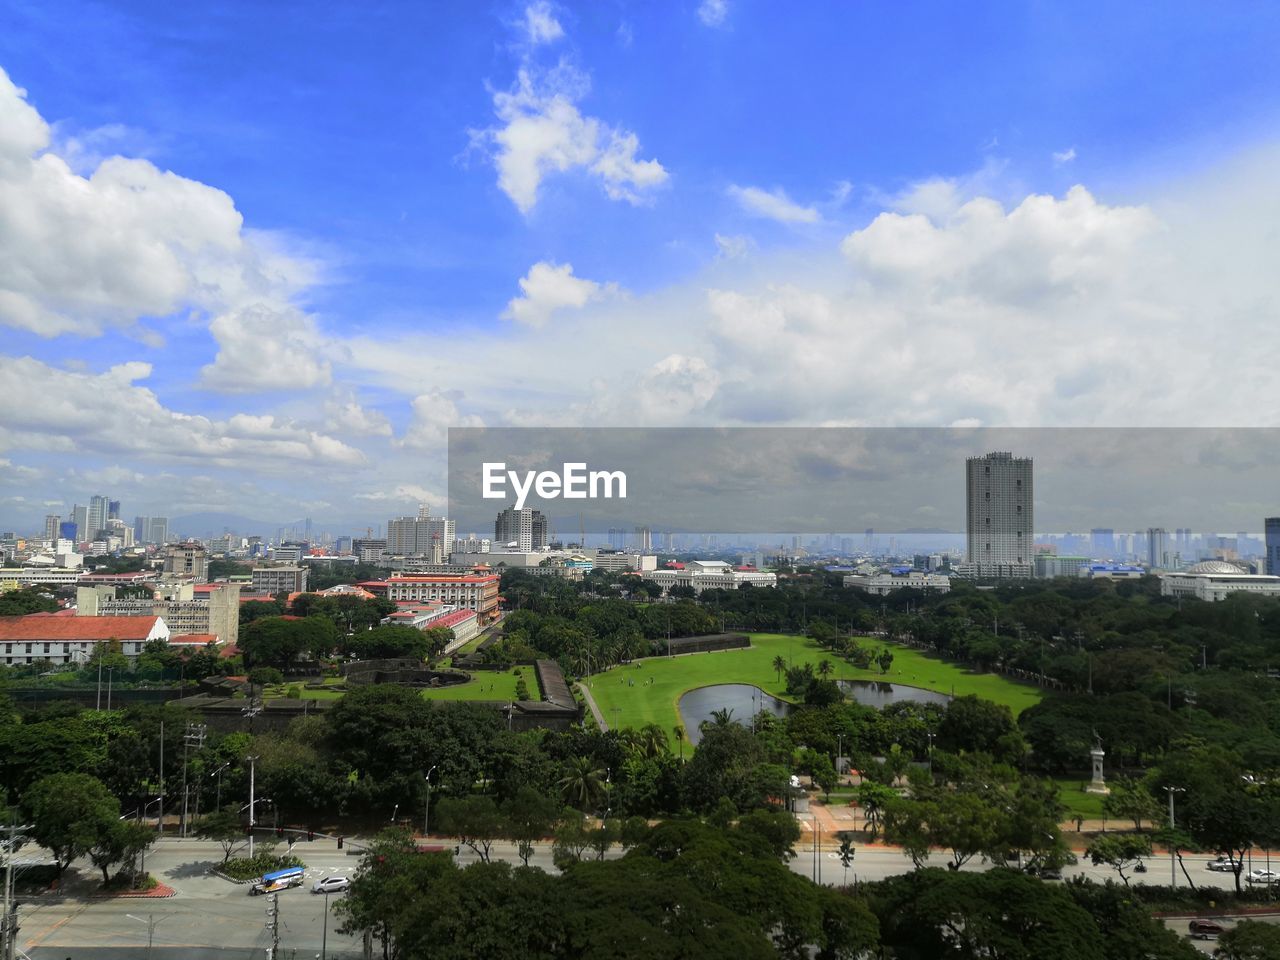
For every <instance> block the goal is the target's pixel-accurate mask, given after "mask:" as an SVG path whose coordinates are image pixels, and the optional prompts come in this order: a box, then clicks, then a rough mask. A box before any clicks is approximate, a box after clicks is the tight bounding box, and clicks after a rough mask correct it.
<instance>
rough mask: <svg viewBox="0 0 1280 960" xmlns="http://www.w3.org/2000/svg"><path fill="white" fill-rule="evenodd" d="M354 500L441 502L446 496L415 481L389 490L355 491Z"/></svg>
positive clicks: (416, 502) (374, 501)
mask: <svg viewBox="0 0 1280 960" xmlns="http://www.w3.org/2000/svg"><path fill="white" fill-rule="evenodd" d="M355 499H356V500H364V501H368V502H370V503H414V504H421V503H427V504H430V503H441V502H443V501H444V500H446V499H447V498H446V497H444V496H443V495H440V494H438V493H434V492H432V491H431V490H428V489H427V488H426V487H424V486H421V485H420V484H416V483H401V484H397V485H396V486H395V487H394V488H393V489H391V490H373V491H370V492H367V493H357V494H356V495H355Z"/></svg>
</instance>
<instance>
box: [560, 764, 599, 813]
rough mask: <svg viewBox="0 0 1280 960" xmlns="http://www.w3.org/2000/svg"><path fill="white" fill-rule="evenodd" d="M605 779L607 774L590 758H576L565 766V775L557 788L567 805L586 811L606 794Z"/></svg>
mask: <svg viewBox="0 0 1280 960" xmlns="http://www.w3.org/2000/svg"><path fill="white" fill-rule="evenodd" d="M604 778H605V772H604V771H603V770H601V769H600V768H599V767H597V766H596V765H595V762H594V761H593V760H592V759H591V758H590V757H574V758H573V759H571V760H570V761H569V762H568V763H566V764H565V775H564V776H563V777H561V778H560V780H559V781H557V783H556V786H558V787H559V788H560V796H561V797H562V798H563V799H564V801H565V802H566V803H568V804H569V805H570V806H573V807H576V808H577V809H579V810H586V809H587V808H588V807H589V806H591V804H592V803H593V802H594V801H595V800H596V798H597V797H599V796H600V795H601V794H602V793H603V792H604V788H605V787H604Z"/></svg>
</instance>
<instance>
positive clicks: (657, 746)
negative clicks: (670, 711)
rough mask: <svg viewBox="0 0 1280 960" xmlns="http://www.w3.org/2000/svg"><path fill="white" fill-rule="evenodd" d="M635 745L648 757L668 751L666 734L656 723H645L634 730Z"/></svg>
mask: <svg viewBox="0 0 1280 960" xmlns="http://www.w3.org/2000/svg"><path fill="white" fill-rule="evenodd" d="M636 746H637V747H638V748H639V750H640V752H641V753H642V754H643V755H644V756H646V757H649V758H650V759H652V758H654V757H658V756H661V755H662V754H664V753H667V752H668V751H669V749H670V748H669V747H668V746H667V735H666V734H665V733H663V732H662V728H661V727H660V726H658V725H657V724H656V723H646V724H645V725H644V726H643V727H641V728H640V729H639V730H637V731H636Z"/></svg>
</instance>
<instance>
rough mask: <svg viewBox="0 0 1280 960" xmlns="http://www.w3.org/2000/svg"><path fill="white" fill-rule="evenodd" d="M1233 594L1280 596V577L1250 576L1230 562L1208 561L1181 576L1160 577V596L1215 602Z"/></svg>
mask: <svg viewBox="0 0 1280 960" xmlns="http://www.w3.org/2000/svg"><path fill="white" fill-rule="evenodd" d="M1233 593H1254V594H1263V595H1264V596H1280V576H1267V575H1259V574H1255V573H1246V572H1245V571H1244V569H1243V568H1242V567H1239V566H1237V565H1236V564H1234V563H1230V562H1229V561H1226V560H1204V561H1202V562H1200V563H1197V564H1195V565H1194V566H1191V567H1189V568H1187V569H1186V570H1181V571H1179V572H1177V573H1164V574H1161V575H1160V595H1161V596H1164V597H1195V598H1196V599H1197V600H1207V601H1209V602H1214V601H1217V600H1223V599H1226V598H1227V597H1228V596H1230V595H1231V594H1233Z"/></svg>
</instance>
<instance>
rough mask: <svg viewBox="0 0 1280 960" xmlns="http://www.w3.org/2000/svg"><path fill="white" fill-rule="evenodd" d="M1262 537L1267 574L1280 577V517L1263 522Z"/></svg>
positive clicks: (1268, 518) (1269, 518)
mask: <svg viewBox="0 0 1280 960" xmlns="http://www.w3.org/2000/svg"><path fill="white" fill-rule="evenodd" d="M1263 527H1264V532H1263V537H1264V539H1265V542H1266V550H1267V573H1268V574H1269V575H1270V576H1273V577H1280V517H1267V519H1266V520H1264V521H1263Z"/></svg>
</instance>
